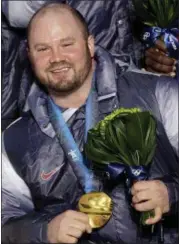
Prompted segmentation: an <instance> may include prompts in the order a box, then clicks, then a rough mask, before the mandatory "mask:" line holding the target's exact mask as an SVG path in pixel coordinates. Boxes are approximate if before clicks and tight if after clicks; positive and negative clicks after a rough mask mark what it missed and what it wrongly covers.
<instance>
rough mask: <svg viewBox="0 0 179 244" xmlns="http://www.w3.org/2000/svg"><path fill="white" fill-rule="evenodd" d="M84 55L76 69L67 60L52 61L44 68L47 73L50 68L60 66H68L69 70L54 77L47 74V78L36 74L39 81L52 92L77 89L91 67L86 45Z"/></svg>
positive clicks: (68, 91) (66, 91)
mask: <svg viewBox="0 0 179 244" xmlns="http://www.w3.org/2000/svg"><path fill="white" fill-rule="evenodd" d="M84 55H85V61H84V63H83V64H82V65H81V67H80V69H79V70H78V71H77V70H76V69H75V67H74V65H73V64H72V63H69V62H67V61H64V60H63V61H61V62H54V63H53V64H51V65H50V66H49V67H48V68H47V69H46V71H47V73H50V74H51V72H50V71H51V70H53V69H58V68H59V69H60V68H61V67H68V68H69V70H68V71H67V72H60V74H59V75H58V74H57V77H56V78H55V79H54V78H53V77H52V76H53V75H49V76H48V78H47V79H42V78H41V77H38V76H37V77H38V78H39V80H40V83H41V84H42V85H44V86H45V88H46V89H47V90H48V91H51V92H54V93H61V94H63V93H64V94H66V93H70V92H73V91H75V90H77V89H78V88H79V87H80V86H81V85H83V83H84V82H85V80H86V78H87V77H88V75H89V73H90V71H91V68H92V60H91V55H90V51H89V48H88V46H87V45H86V51H85V54H84Z"/></svg>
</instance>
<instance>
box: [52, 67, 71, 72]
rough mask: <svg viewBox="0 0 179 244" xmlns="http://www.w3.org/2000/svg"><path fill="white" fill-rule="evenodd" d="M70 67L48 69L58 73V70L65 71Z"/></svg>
mask: <svg viewBox="0 0 179 244" xmlns="http://www.w3.org/2000/svg"><path fill="white" fill-rule="evenodd" d="M69 69H70V67H61V68H55V69H52V70H50V71H51V72H52V73H60V72H66V71H68V70H69Z"/></svg>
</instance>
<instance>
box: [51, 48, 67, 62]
mask: <svg viewBox="0 0 179 244" xmlns="http://www.w3.org/2000/svg"><path fill="white" fill-rule="evenodd" d="M62 60H65V57H64V55H63V53H62V52H61V51H60V49H58V48H54V49H52V51H51V56H50V60H49V61H50V63H58V62H60V61H62Z"/></svg>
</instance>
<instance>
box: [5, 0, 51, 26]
mask: <svg viewBox="0 0 179 244" xmlns="http://www.w3.org/2000/svg"><path fill="white" fill-rule="evenodd" d="M47 2H48V0H45V1H38V0H37V1H7V0H4V1H2V11H3V13H4V15H5V16H6V18H7V19H8V21H9V24H10V25H11V26H13V27H18V28H26V27H27V25H28V23H29V21H30V19H31V17H32V16H33V15H34V13H35V12H36V11H37V10H38V9H39V8H41V7H42V6H43V5H44V4H45V3H47Z"/></svg>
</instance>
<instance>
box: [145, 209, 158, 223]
mask: <svg viewBox="0 0 179 244" xmlns="http://www.w3.org/2000/svg"><path fill="white" fill-rule="evenodd" d="M154 211H155V216H154V217H152V218H149V219H147V220H146V224H147V225H153V224H156V223H157V222H159V221H160V220H161V218H162V210H161V208H160V207H156V208H155V209H154Z"/></svg>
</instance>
